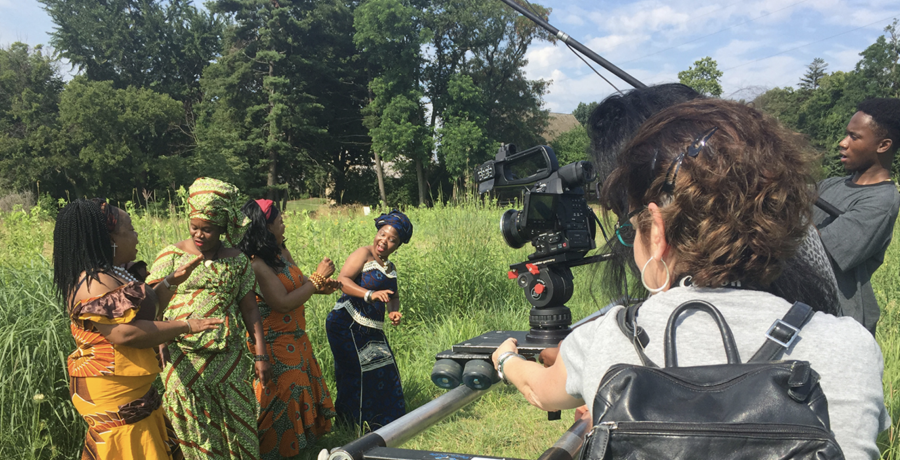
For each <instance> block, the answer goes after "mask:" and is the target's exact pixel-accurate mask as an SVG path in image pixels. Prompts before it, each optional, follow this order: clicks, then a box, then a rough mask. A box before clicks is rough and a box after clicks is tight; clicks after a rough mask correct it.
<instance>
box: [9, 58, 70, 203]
mask: <svg viewBox="0 0 900 460" xmlns="http://www.w3.org/2000/svg"><path fill="white" fill-rule="evenodd" d="M57 66H58V64H57V61H56V60H55V59H53V58H51V57H50V56H47V55H46V54H44V53H43V48H42V47H41V46H40V45H38V46H36V47H35V48H30V47H29V46H28V45H26V44H24V43H18V42H17V43H13V44H12V45H10V46H9V48H7V49H0V188H4V189H5V188H13V189H18V190H23V189H32V188H33V187H34V186H35V184H36V182H37V181H39V180H40V181H43V183H42V184H41V186H42V188H41V191H49V192H53V193H57V192H60V191H61V190H63V188H62V187H64V186H65V180H64V179H63V178H61V177H60V175H58V174H54V173H53V171H54V170H55V169H56V170H58V168H60V167H62V166H63V165H62V164H61V161H59V160H60V159H59V158H54V148H53V143H54V140H55V139H56V137H57V135H58V131H57V130H58V118H59V117H58V112H59V97H60V93H61V92H62V90H63V86H64V84H63V81H62V78H61V77H60V74H59V69H58V67H57Z"/></svg>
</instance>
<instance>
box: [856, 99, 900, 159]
mask: <svg viewBox="0 0 900 460" xmlns="http://www.w3.org/2000/svg"><path fill="white" fill-rule="evenodd" d="M856 110H857V111H860V112H863V113H865V114H867V115H869V116H870V117H872V121H873V122H874V123H873V125H874V126H873V127H872V128H873V131H875V135H877V136H880V137H882V138H884V139H890V140H891V148H890V149H889V152H892V153H896V152H897V149H898V148H900V99H896V98H875V99H866V100H865V101H862V102H860V103H859V105H857V106H856Z"/></svg>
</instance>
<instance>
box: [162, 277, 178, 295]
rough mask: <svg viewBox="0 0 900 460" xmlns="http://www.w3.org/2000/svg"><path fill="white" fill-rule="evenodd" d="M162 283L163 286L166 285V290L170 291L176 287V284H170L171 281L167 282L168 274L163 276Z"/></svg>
mask: <svg viewBox="0 0 900 460" xmlns="http://www.w3.org/2000/svg"><path fill="white" fill-rule="evenodd" d="M170 274H171V273H170ZM162 284H163V286H165V287H166V289H168V290H170V291H174V290H175V289H176V288H177V287H178V285H177V284H172V283H170V282H169V275H166V276H165V277H164V278H163V280H162Z"/></svg>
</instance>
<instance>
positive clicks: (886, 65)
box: [856, 19, 900, 97]
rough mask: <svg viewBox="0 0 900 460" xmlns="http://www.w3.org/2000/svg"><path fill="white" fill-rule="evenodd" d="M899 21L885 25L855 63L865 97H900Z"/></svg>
mask: <svg viewBox="0 0 900 460" xmlns="http://www.w3.org/2000/svg"><path fill="white" fill-rule="evenodd" d="M898 25H900V21H898V20H897V19H895V20H894V22H893V23H892V24H891V25H889V26H887V27H885V28H884V31H885V35H881V36H880V37H878V39H877V40H875V43H873V44H872V45H870V46H869V47H868V48H866V49H865V50H864V51H863V52H862V53H860V56H862V59H860V61H859V62H857V63H856V73H857V74H859V76H860V77H861V79H860V80H859V83H860V88H859V89H860V91H862V92H863V93H864V94H865V96H866V97H900V30H898V29H897V28H898Z"/></svg>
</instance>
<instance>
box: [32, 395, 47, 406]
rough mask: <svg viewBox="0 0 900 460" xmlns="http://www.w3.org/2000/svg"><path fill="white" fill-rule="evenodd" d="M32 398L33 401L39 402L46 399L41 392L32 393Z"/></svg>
mask: <svg viewBox="0 0 900 460" xmlns="http://www.w3.org/2000/svg"><path fill="white" fill-rule="evenodd" d="M32 399H33V400H34V402H35V403H37V404H40V403H42V402H44V401H45V400H46V397H45V396H44V394H43V393H37V394H35V395H34V397H33V398H32Z"/></svg>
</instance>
